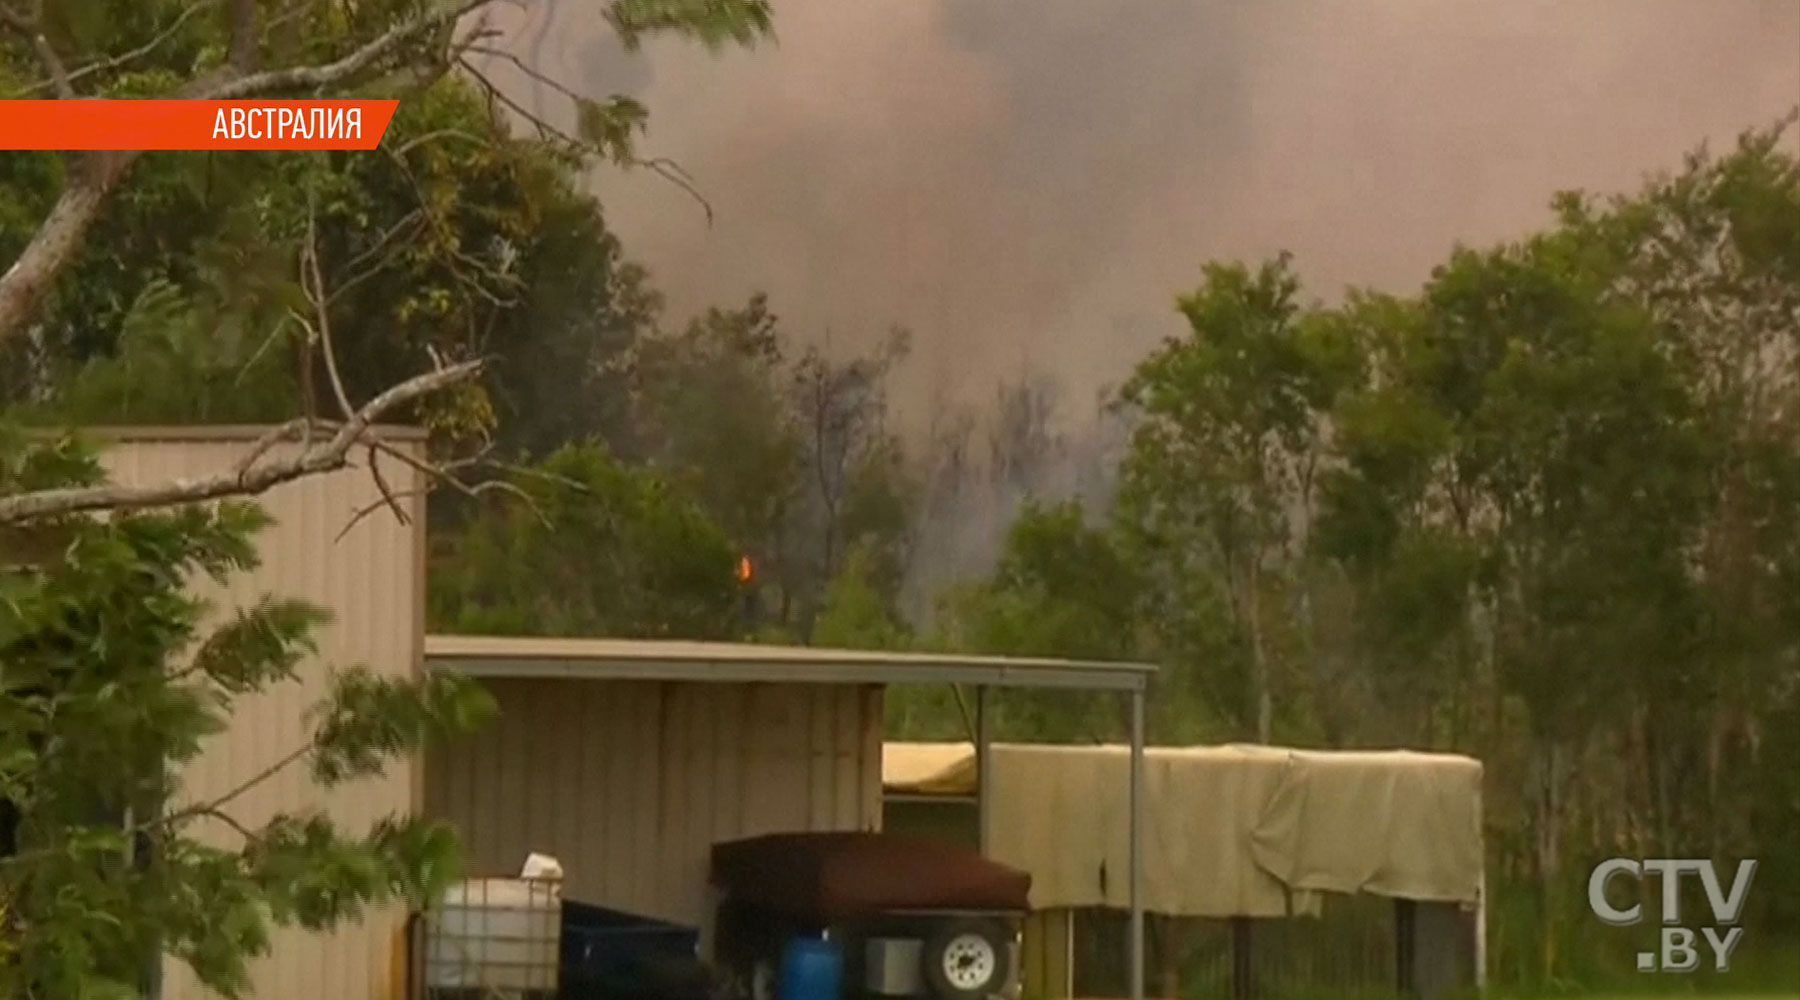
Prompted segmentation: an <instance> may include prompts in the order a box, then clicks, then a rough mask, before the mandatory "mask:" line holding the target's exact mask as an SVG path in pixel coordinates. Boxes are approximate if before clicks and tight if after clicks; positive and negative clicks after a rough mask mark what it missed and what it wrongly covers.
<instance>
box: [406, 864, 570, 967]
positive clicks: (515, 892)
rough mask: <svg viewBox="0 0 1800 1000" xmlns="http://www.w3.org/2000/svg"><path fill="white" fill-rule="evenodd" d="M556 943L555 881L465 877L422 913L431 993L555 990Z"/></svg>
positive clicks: (558, 895) (558, 898)
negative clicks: (441, 899) (442, 991)
mask: <svg viewBox="0 0 1800 1000" xmlns="http://www.w3.org/2000/svg"><path fill="white" fill-rule="evenodd" d="M558 874H560V873H558ZM561 948H562V886H561V883H560V882H559V881H558V880H556V879H554V878H475V879H467V880H465V881H463V882H462V883H460V884H458V885H456V886H454V887H452V888H451V890H450V891H449V892H448V893H446V894H445V896H444V899H443V902H442V903H440V904H439V905H438V906H437V907H436V908H435V909H434V910H432V911H431V912H430V913H428V914H427V915H426V925H425V949H426V951H425V983H426V985H427V986H428V987H430V988H432V989H434V990H443V989H453V990H481V991H505V992H507V993H524V994H534V993H554V992H555V991H556V989H557V985H558V976H557V972H558V966H559V964H560V957H561Z"/></svg>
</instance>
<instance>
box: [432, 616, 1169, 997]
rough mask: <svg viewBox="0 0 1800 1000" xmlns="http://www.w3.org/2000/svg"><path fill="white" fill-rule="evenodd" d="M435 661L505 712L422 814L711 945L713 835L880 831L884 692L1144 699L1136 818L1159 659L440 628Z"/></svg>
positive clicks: (440, 759)
mask: <svg viewBox="0 0 1800 1000" xmlns="http://www.w3.org/2000/svg"><path fill="white" fill-rule="evenodd" d="M425 660H426V664H427V668H428V669H439V670H455V671H459V672H461V673H463V674H465V675H468V676H473V677H478V678H481V679H482V680H483V681H484V682H485V683H486V684H487V685H488V687H489V689H490V690H491V691H492V692H493V694H494V695H495V697H496V699H497V700H498V701H499V703H500V710H501V721H500V723H499V724H498V725H497V726H492V727H489V728H488V729H487V730H486V731H485V732H483V733H480V734H478V735H476V736H475V737H473V738H470V739H467V740H464V741H462V742H461V743H460V744H459V745H458V746H455V747H451V748H446V749H445V750H443V751H441V752H440V753H438V754H436V755H434V756H432V757H430V758H429V759H428V761H427V773H428V778H427V794H426V807H427V808H428V809H429V810H430V811H431V812H432V814H434V815H437V816H441V817H443V818H445V819H448V820H450V821H452V822H453V823H455V824H456V825H457V826H458V827H459V828H460V829H461V830H462V833H463V842H464V846H465V849H466V850H467V851H468V852H469V855H470V857H471V860H472V861H473V862H474V863H475V864H476V865H478V866H482V867H486V868H489V869H492V870H495V871H502V870H507V869H510V868H511V867H513V866H516V865H517V864H518V861H519V859H520V858H522V857H524V856H525V854H526V853H527V852H529V851H543V852H547V853H551V854H555V855H557V856H558V858H559V859H560V860H561V861H562V862H563V867H564V870H565V872H566V877H567V885H568V891H569V892H570V894H571V895H578V896H582V897H584V898H591V899H594V900H597V901H602V902H604V903H605V904H606V905H609V906H618V907H622V908H626V909H632V910H635V911H637V912H641V913H644V914H646V915H649V916H655V917H660V918H662V919H666V920H676V921H681V922H684V923H687V924H690V925H694V926H699V927H700V928H701V932H702V949H703V951H704V950H705V949H706V947H707V946H708V945H710V942H711V926H710V924H711V912H710V911H711V909H712V906H711V902H712V900H711V896H710V889H709V887H708V880H707V858H708V852H709V850H710V846H711V845H712V844H713V843H714V842H716V841H721V840H729V839H735V838H739V837H748V836H755V835H757V834H761V833H769V832H775V831H781V830H872V829H877V828H878V827H879V826H880V823H881V793H882V773H881V768H882V712H881V691H882V688H884V687H886V686H888V685H893V684H957V685H965V686H968V687H972V688H974V689H975V690H976V692H977V699H976V704H977V720H978V721H977V730H978V738H977V740H976V741H975V745H976V758H977V764H976V767H977V769H978V770H980V769H983V768H985V767H986V766H988V763H989V760H990V757H991V755H990V754H989V753H988V752H987V749H986V748H987V745H988V739H987V725H986V722H987V720H988V719H989V718H990V713H989V712H987V711H986V709H985V706H986V702H987V693H988V692H989V691H991V690H992V689H994V688H1003V687H1014V688H1017V687H1034V688H1052V689H1064V690H1087V691H1115V692H1119V693H1121V694H1123V695H1125V696H1128V697H1129V698H1130V700H1131V704H1132V719H1133V725H1132V734H1133V739H1132V743H1131V748H1130V753H1129V757H1130V765H1129V773H1130V777H1129V787H1130V793H1129V803H1130V804H1129V809H1128V811H1129V812H1130V814H1131V815H1130V819H1129V821H1128V822H1129V828H1130V829H1131V830H1132V831H1133V833H1134V836H1135V834H1136V832H1137V831H1138V830H1139V827H1140V820H1139V814H1140V812H1141V794H1140V788H1141V784H1142V769H1143V760H1144V697H1145V691H1146V688H1147V686H1148V683H1149V680H1150V677H1151V676H1152V674H1153V673H1154V671H1155V668H1154V667H1151V666H1148V665H1144V664H1121V663H1095V662H1077V661H1068V660H1045V659H1013V658H1000V657H979V656H954V655H940V654H922V653H877V652H864V651H851V650H832V649H819V648H814V647H791V646H764V645H740V644H734V643H701V642H673V641H631V640H616V639H545V638H515V637H496V636H451V635H432V636H427V637H426V641H425ZM1129 854H1130V863H1129V865H1128V867H1129V868H1130V870H1131V874H1130V879H1129V885H1130V889H1129V893H1130V896H1131V899H1132V901H1133V902H1132V905H1131V906H1130V907H1129V908H1130V910H1131V913H1132V923H1131V926H1132V930H1131V933H1130V936H1129V964H1130V968H1131V970H1132V971H1131V983H1132V986H1131V996H1132V997H1133V998H1134V1000H1141V998H1142V996H1143V912H1142V907H1141V905H1138V904H1137V901H1138V900H1140V899H1141V897H1142V894H1143V888H1142V884H1141V883H1142V875H1141V857H1140V855H1141V852H1140V851H1139V850H1137V848H1136V840H1135V839H1134V841H1133V844H1132V848H1131V850H1130V851H1129Z"/></svg>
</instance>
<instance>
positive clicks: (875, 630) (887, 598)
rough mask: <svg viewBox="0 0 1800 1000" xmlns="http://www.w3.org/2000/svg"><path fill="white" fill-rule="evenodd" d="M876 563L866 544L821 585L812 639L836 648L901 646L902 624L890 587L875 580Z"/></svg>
mask: <svg viewBox="0 0 1800 1000" xmlns="http://www.w3.org/2000/svg"><path fill="white" fill-rule="evenodd" d="M879 574H880V566H879V565H878V564H877V560H876V556H875V554H874V553H873V552H871V551H870V550H869V549H868V548H867V547H859V548H857V549H854V550H852V551H851V553H850V556H849V558H847V559H845V560H844V568H843V569H842V570H839V571H838V575H837V576H836V577H835V578H834V579H833V580H832V581H831V584H830V585H829V586H827V587H826V588H825V599H824V605H823V607H822V608H821V609H820V611H819V619H818V621H817V622H816V623H814V625H813V634H812V640H813V642H815V643H817V644H819V645H821V646H833V647H837V648H840V649H890V650H897V649H905V648H906V647H907V646H908V645H909V644H910V642H911V636H910V634H909V633H908V630H907V628H906V625H905V624H904V623H903V622H902V621H901V620H900V616H899V615H898V613H897V612H896V611H895V609H894V608H893V606H892V593H893V591H892V589H891V588H884V587H882V586H881V584H880V581H879Z"/></svg>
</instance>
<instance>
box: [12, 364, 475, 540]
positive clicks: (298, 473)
mask: <svg viewBox="0 0 1800 1000" xmlns="http://www.w3.org/2000/svg"><path fill="white" fill-rule="evenodd" d="M485 364H486V362H485V361H482V360H476V361H465V362H462V363H460V364H454V365H448V366H444V367H440V368H437V369H435V370H433V371H429V372H426V373H424V374H422V375H415V376H413V377H412V378H409V379H407V380H406V381H404V382H401V383H399V384H398V385H395V386H392V387H391V388H389V389H387V390H386V391H385V392H382V393H381V394H380V395H378V396H376V397H375V398H374V399H372V400H370V401H369V402H367V403H365V404H363V406H362V408H361V409H359V410H357V411H356V412H355V414H354V415H353V417H352V419H350V420H347V421H345V422H344V423H343V424H341V425H339V426H338V428H337V431H336V433H334V434H332V435H331V436H330V437H329V438H327V439H325V440H323V441H321V442H319V443H317V444H314V443H311V442H310V441H309V442H308V443H307V444H306V445H305V446H303V447H302V448H301V449H299V451H298V452H297V453H296V454H293V455H289V456H286V457H283V458H272V459H266V460H263V459H259V460H255V461H251V462H249V463H248V464H246V465H244V466H243V467H242V468H239V469H234V470H231V471H226V472H220V473H215V474H213V475H209V476H201V477H198V478H194V479H174V480H170V481H168V482H162V483H155V484H151V485H147V486H112V485H108V486H82V487H64V488H58V489H49V490H35V491H33V492H30V493H20V494H16V495H13V496H8V497H0V524H10V523H14V522H19V521H26V520H31V519H35V518H44V517H56V516H61V515H67V514H78V513H85V512H91V511H98V510H121V509H125V510H129V509H141V508H145V507H167V506H173V505H177V504H187V503H201V502H205V501H209V500H219V499H224V498H226V497H235V496H255V495H257V494H261V493H265V492H267V491H269V490H270V489H273V488H274V487H276V486H280V485H281V484H283V483H288V482H292V481H293V480H296V479H300V478H302V477H305V476H310V475H315V474H318V473H321V472H335V471H337V470H338V469H342V468H344V467H345V466H347V465H348V464H349V457H348V456H349V453H350V450H351V449H352V448H354V447H355V446H356V445H357V444H359V443H362V442H363V441H365V439H366V438H367V436H368V435H369V432H370V429H371V428H372V427H373V426H374V425H375V424H376V423H378V422H380V420H381V418H382V417H383V416H385V415H387V414H389V413H391V412H393V411H394V410H396V409H398V408H400V407H402V406H404V405H406V404H407V403H410V402H412V401H414V400H417V399H421V398H423V397H425V396H428V395H431V394H432V393H435V392H439V391H441V390H443V389H446V388H448V387H450V386H453V385H456V384H458V383H460V382H464V381H467V380H468V379H470V378H473V377H474V376H475V374H476V373H478V372H480V371H481V370H482V368H483V367H484V366H485ZM318 426H319V422H318V421H315V420H310V419H308V420H302V421H297V422H290V423H288V424H284V425H282V426H281V427H279V428H276V430H275V431H272V432H271V433H270V435H268V438H269V439H270V440H269V441H268V443H267V445H266V447H265V446H264V444H263V442H258V447H259V448H261V450H262V451H263V453H264V454H266V453H267V451H269V450H270V449H273V448H274V446H275V444H277V443H279V442H280V441H282V440H284V439H291V437H292V436H295V435H299V436H303V437H304V436H306V435H307V434H308V432H310V431H311V430H312V429H313V428H316V427H318Z"/></svg>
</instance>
